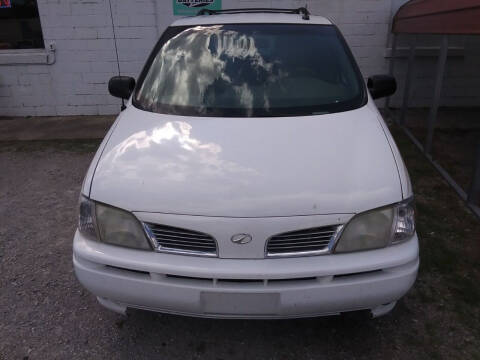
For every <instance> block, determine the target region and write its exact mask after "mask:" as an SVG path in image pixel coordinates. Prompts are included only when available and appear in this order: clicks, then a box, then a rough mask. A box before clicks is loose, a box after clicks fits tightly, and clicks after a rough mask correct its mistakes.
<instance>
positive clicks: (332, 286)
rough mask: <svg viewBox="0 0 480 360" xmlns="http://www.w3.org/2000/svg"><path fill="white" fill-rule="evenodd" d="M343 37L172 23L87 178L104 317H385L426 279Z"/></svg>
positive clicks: (325, 24) (239, 22)
mask: <svg viewBox="0 0 480 360" xmlns="http://www.w3.org/2000/svg"><path fill="white" fill-rule="evenodd" d="M395 89H396V83H395V80H394V79H393V78H392V77H390V76H387V75H377V76H372V77H370V78H369V79H368V82H367V84H366V83H365V81H364V79H363V77H362V75H361V73H360V71H359V69H358V66H357V65H356V63H355V60H354V58H353V56H352V54H351V52H350V50H349V48H348V46H347V44H346V43H345V41H344V39H343V37H342V35H341V34H340V32H339V30H338V29H337V27H336V26H335V25H333V24H332V23H331V22H330V21H329V20H328V19H326V18H324V17H320V16H310V14H309V13H308V11H307V10H306V9H304V8H300V9H294V10H286V9H235V10H223V11H212V10H204V11H201V12H200V14H199V15H198V16H194V17H189V18H183V19H180V20H177V21H175V22H174V23H173V24H172V25H171V26H170V27H168V28H167V30H166V31H165V32H164V34H163V35H162V36H161V38H160V40H159V41H158V43H157V44H156V46H155V48H154V50H153V51H152V53H151V55H150V57H149V58H148V61H147V63H146V65H145V67H144V69H143V71H142V72H141V74H140V76H139V77H138V79H137V80H136V81H135V80H134V79H133V78H130V77H125V76H117V77H114V78H112V79H111V80H110V83H109V90H110V92H111V94H112V95H114V96H117V97H120V98H122V99H125V100H127V104H126V108H125V109H124V110H123V111H122V112H121V113H120V115H119V116H118V118H117V120H116V121H115V123H114V124H113V126H112V127H111V129H110V131H109V132H108V134H107V135H106V137H105V139H104V141H103V142H102V144H101V145H100V147H99V149H98V151H97V153H96V155H95V157H94V159H93V161H92V163H91V165H90V168H89V170H88V172H87V175H86V177H85V180H84V183H83V185H82V189H81V197H80V218H79V225H78V230H77V231H76V233H75V238H74V244H73V264H74V268H75V273H76V276H77V278H78V280H79V281H80V282H81V283H82V284H83V286H85V288H87V289H88V290H89V291H90V292H92V293H93V294H94V295H95V296H97V298H98V300H99V302H100V303H101V304H102V305H104V306H106V307H107V308H109V309H111V310H114V311H117V312H120V313H125V311H126V310H127V308H140V309H146V310H152V311H159V312H162V313H173V314H183V315H191V316H203V317H225V318H295V317H311V316H321V315H330V314H340V313H344V312H350V311H358V310H367V311H370V312H371V314H372V315H373V316H379V315H383V314H385V313H387V312H389V311H390V310H391V309H392V308H393V307H394V306H395V303H396V301H397V300H398V299H400V298H401V297H402V296H403V295H404V294H405V293H406V292H407V291H408V290H409V289H410V287H411V286H412V284H413V283H414V281H415V278H416V275H417V270H418V265H419V250H418V239H417V235H416V232H415V220H414V207H413V193H412V186H411V183H410V180H409V176H408V173H407V169H406V168H405V164H404V163H403V160H402V158H401V156H400V153H399V151H398V148H397V146H396V145H395V142H394V140H393V139H392V136H391V135H390V132H389V130H388V128H387V126H386V124H385V122H384V121H383V119H382V116H381V115H380V113H379V112H378V110H377V107H376V106H375V103H374V101H373V99H375V98H379V97H382V96H388V95H391V94H392V93H394V92H395Z"/></svg>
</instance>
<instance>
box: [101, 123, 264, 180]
mask: <svg viewBox="0 0 480 360" xmlns="http://www.w3.org/2000/svg"><path fill="white" fill-rule="evenodd" d="M156 146H157V147H159V146H161V148H162V151H161V152H158V153H157V152H152V150H154V149H153V148H154V147H156ZM132 150H145V151H144V152H141V153H140V155H139V154H138V152H137V151H132ZM221 153H222V147H221V146H220V145H218V144H215V143H212V142H202V141H200V140H199V139H197V138H195V137H193V135H192V126H191V125H190V124H188V123H186V122H182V121H171V122H167V123H165V124H164V125H163V126H162V127H155V128H153V129H151V130H148V131H139V132H136V133H134V134H132V135H130V136H129V137H128V138H126V139H125V140H124V141H122V142H120V143H119V144H118V145H116V146H115V148H114V149H112V151H110V152H109V153H108V154H107V155H106V156H105V158H106V161H105V163H106V164H108V167H107V168H106V169H105V170H106V171H107V172H108V173H110V176H112V177H113V178H115V175H114V174H115V172H116V169H119V168H121V169H123V170H124V174H122V175H123V176H125V177H128V178H130V179H137V180H139V181H144V179H145V178H151V179H155V181H159V182H160V183H162V182H163V181H165V183H168V182H169V181H172V180H173V181H180V182H188V181H190V180H191V179H194V178H201V179H203V180H206V181H207V182H208V180H209V179H211V178H217V177H227V178H229V179H230V178H234V179H235V181H236V182H238V183H242V184H248V183H249V182H250V181H249V180H248V179H250V178H251V175H257V171H256V170H254V169H252V168H249V167H246V166H243V165H240V164H238V163H236V162H233V161H228V160H225V159H222V157H221ZM153 154H155V156H153ZM138 168H141V169H148V174H145V173H142V174H140V173H138V172H137V171H136V170H137V169H138ZM147 175H148V176H147ZM232 176H233V177H232Z"/></svg>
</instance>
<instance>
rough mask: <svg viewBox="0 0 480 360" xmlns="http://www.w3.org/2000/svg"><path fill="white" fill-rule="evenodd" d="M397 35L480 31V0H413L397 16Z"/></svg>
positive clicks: (393, 27) (471, 32)
mask: <svg viewBox="0 0 480 360" xmlns="http://www.w3.org/2000/svg"><path fill="white" fill-rule="evenodd" d="M392 32H393V33H395V34H480V0H410V1H409V2H407V3H405V4H404V5H403V6H402V7H400V9H399V10H398V11H397V13H396V14H395V16H394V18H393V25H392Z"/></svg>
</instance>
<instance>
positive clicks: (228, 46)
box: [139, 25, 288, 115]
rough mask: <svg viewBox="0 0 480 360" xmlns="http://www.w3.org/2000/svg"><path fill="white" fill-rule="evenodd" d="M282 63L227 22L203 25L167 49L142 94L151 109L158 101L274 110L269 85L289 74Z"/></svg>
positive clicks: (160, 57)
mask: <svg viewBox="0 0 480 360" xmlns="http://www.w3.org/2000/svg"><path fill="white" fill-rule="evenodd" d="M276 63H277V64H278V63H279V61H278V60H277V61H272V62H268V61H266V60H265V59H264V58H263V56H262V55H261V54H260V51H259V49H258V48H257V45H256V41H255V39H254V38H253V37H252V36H248V35H246V34H241V33H239V32H237V31H235V30H226V29H224V28H223V26H221V25H218V26H208V27H205V26H197V27H194V28H191V29H187V30H185V31H184V32H182V33H180V34H178V35H177V36H175V37H173V38H172V39H170V40H169V41H168V42H167V43H166V44H165V45H164V46H163V47H162V49H161V50H160V53H159V54H158V56H157V57H156V58H155V61H154V62H153V64H152V66H151V69H150V71H149V76H147V78H146V80H145V81H144V82H143V84H142V87H141V88H140V91H139V93H140V94H141V101H142V103H143V104H144V106H146V107H147V108H149V109H150V110H151V111H157V110H158V109H156V106H157V105H158V99H162V101H161V102H162V103H163V104H169V105H174V106H194V107H199V108H205V107H209V106H222V107H240V108H244V109H245V110H246V111H247V113H248V111H251V110H252V109H253V107H254V106H255V107H262V108H264V109H267V110H268V109H269V108H270V101H269V97H268V96H267V94H266V93H265V87H266V86H268V84H272V83H275V82H278V80H279V79H280V78H282V77H286V76H288V73H287V72H285V71H283V70H281V69H280V67H279V66H276V67H274V65H275V64H276ZM253 87H255V89H253ZM259 88H263V91H261V90H262V89H259ZM259 90H260V92H259ZM220 104H222V105H220ZM249 115H251V114H249Z"/></svg>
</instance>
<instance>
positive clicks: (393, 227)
mask: <svg viewBox="0 0 480 360" xmlns="http://www.w3.org/2000/svg"><path fill="white" fill-rule="evenodd" d="M414 233H415V211H414V207H413V199H412V198H410V199H408V200H406V201H403V202H401V203H398V204H395V205H391V206H387V207H383V208H380V209H375V210H371V211H367V212H364V213H361V214H358V215H355V216H354V217H353V218H352V220H350V222H349V223H348V224H347V225H345V228H344V230H343V232H342V234H341V236H340V239H339V240H338V243H337V245H336V247H335V252H337V253H339V252H351V251H360V250H369V249H378V248H382V247H385V246H388V245H390V244H394V243H398V242H401V241H404V240H407V239H410V238H411V237H412V236H413V234H414Z"/></svg>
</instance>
